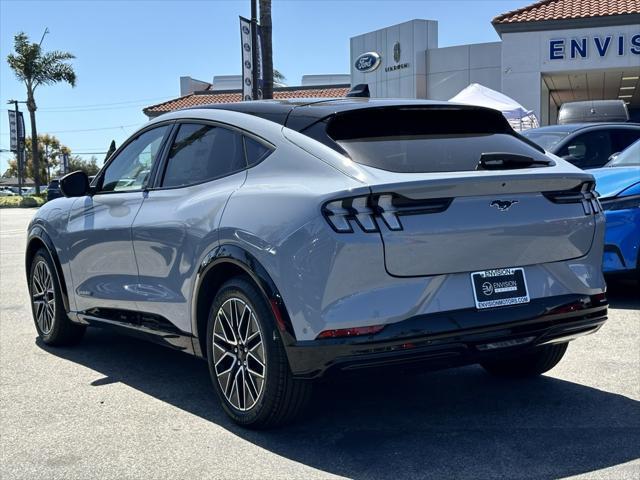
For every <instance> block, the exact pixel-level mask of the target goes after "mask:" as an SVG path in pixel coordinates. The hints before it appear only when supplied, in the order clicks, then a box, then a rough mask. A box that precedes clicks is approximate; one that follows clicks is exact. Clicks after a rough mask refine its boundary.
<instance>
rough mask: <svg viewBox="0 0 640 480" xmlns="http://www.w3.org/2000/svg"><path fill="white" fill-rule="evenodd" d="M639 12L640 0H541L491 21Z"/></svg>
mask: <svg viewBox="0 0 640 480" xmlns="http://www.w3.org/2000/svg"><path fill="white" fill-rule="evenodd" d="M634 13H636V14H637V13H640V0H541V1H539V2H536V3H534V4H532V5H529V6H527V7H523V8H519V9H517V10H513V11H511V12H507V13H503V14H502V15H498V16H497V17H496V18H494V19H493V21H492V23H493V24H494V25H496V24H505V23H521V22H539V21H545V20H568V19H575V18H592V17H606V16H611V15H627V14H634Z"/></svg>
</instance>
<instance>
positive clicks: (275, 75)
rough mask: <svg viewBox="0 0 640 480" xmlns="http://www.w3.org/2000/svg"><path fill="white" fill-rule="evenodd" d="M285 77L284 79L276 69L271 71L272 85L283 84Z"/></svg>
mask: <svg viewBox="0 0 640 480" xmlns="http://www.w3.org/2000/svg"><path fill="white" fill-rule="evenodd" d="M286 79H287V77H285V76H284V75H283V74H282V73H280V70H278V69H277V68H274V69H273V83H284V82H285V80H286Z"/></svg>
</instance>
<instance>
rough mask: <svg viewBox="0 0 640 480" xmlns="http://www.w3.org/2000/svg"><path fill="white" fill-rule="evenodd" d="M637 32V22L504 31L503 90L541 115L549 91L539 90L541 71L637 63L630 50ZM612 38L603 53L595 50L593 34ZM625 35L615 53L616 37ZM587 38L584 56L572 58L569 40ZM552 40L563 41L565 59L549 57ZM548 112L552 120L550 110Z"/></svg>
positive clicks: (638, 57) (639, 58) (639, 28)
mask: <svg viewBox="0 0 640 480" xmlns="http://www.w3.org/2000/svg"><path fill="white" fill-rule="evenodd" d="M637 34H640V25H625V26H605V27H602V28H580V29H571V30H547V31H536V32H515V33H503V35H502V93H504V94H505V95H508V96H510V97H511V98H513V99H515V100H516V101H518V102H519V103H520V104H521V105H523V106H524V107H526V108H530V109H532V110H534V111H535V112H536V115H537V116H538V117H539V118H540V117H541V114H542V113H543V112H544V110H543V105H544V104H545V103H547V102H548V98H547V96H548V94H547V93H546V92H545V93H544V94H543V92H542V87H541V83H542V74H543V73H551V72H572V71H583V70H591V69H608V68H624V67H634V68H637V67H638V66H640V55H635V54H633V53H632V52H631V38H632V37H633V36H634V35H637ZM607 35H610V36H611V37H612V40H611V43H610V46H609V49H608V51H607V53H606V55H604V56H600V55H599V54H598V52H597V49H596V46H595V43H594V40H593V39H594V37H599V38H601V39H602V40H603V41H604V39H605V37H606V36H607ZM619 36H623V37H624V52H623V54H622V55H619V54H618V51H617V48H618V44H617V41H618V37H619ZM581 38H587V49H588V50H587V56H586V58H581V57H579V56H576V58H571V55H570V48H568V47H569V45H570V42H571V40H572V39H575V40H579V39H581ZM551 40H564V44H565V54H564V57H565V58H564V59H556V60H553V59H551V58H550V45H549V42H550V41H551ZM551 110H552V111H551V112H549V118H550V121H552V122H553V116H554V112H553V109H551Z"/></svg>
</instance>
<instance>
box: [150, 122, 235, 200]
mask: <svg viewBox="0 0 640 480" xmlns="http://www.w3.org/2000/svg"><path fill="white" fill-rule="evenodd" d="M245 168H246V162H245V159H244V149H243V145H242V135H241V134H240V133H237V132H235V131H233V130H229V129H227V128H224V127H216V126H211V125H201V124H195V123H183V124H182V125H180V130H178V134H177V135H176V138H175V140H174V142H173V145H171V150H170V151H169V158H168V159H167V167H166V170H165V173H164V178H163V179H162V186H163V187H180V186H186V185H193V184H195V183H202V182H206V181H209V180H213V179H215V178H220V177H224V176H226V175H230V174H232V173H235V172H238V171H240V170H243V169H245Z"/></svg>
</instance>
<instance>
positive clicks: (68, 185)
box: [60, 170, 89, 197]
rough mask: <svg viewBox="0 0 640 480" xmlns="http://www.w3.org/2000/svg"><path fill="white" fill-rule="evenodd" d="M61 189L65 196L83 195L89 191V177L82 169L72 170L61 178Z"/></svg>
mask: <svg viewBox="0 0 640 480" xmlns="http://www.w3.org/2000/svg"><path fill="white" fill-rule="evenodd" d="M60 190H61V191H62V194H63V195H64V196H65V197H83V196H84V195H87V194H88V193H89V177H87V174H86V173H84V172H83V171H82V170H78V171H76V172H71V173H69V174H67V175H65V176H64V177H62V178H61V179H60Z"/></svg>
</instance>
